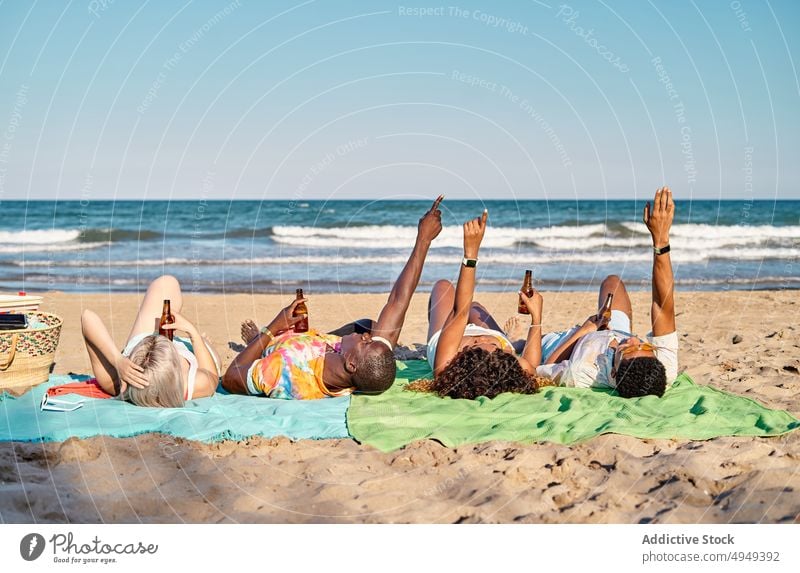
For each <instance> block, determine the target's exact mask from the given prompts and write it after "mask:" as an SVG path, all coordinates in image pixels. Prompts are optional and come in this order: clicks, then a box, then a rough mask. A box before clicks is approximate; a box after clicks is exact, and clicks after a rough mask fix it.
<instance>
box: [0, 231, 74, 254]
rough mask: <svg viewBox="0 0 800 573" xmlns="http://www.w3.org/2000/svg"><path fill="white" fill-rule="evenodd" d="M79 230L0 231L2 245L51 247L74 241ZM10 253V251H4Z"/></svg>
mask: <svg viewBox="0 0 800 573" xmlns="http://www.w3.org/2000/svg"><path fill="white" fill-rule="evenodd" d="M80 235H81V232H80V231H78V230H77V229H44V230H40V231H0V245H6V246H7V245H51V244H57V243H66V242H69V241H74V240H76V239H77V238H78V237H80ZM3 252H9V251H3Z"/></svg>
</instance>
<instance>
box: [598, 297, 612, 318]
mask: <svg viewBox="0 0 800 573" xmlns="http://www.w3.org/2000/svg"><path fill="white" fill-rule="evenodd" d="M612 302H614V295H613V294H612V293H608V296H607V297H606V302H605V304H604V305H603V308H601V309H600V312H598V313H597V318H602V319H604V320H605V322H606V324H608V321H609V320H611V303H612Z"/></svg>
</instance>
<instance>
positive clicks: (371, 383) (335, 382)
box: [222, 196, 443, 400]
mask: <svg viewBox="0 0 800 573" xmlns="http://www.w3.org/2000/svg"><path fill="white" fill-rule="evenodd" d="M442 199H443V197H442V196H440V197H438V198H437V199H436V200H435V201H434V202H433V206H432V207H431V208H430V209H429V210H428V212H427V213H425V215H424V216H423V217H422V218H421V219H420V221H419V225H418V227H417V239H416V243H415V245H414V249H413V251H412V252H411V256H410V257H409V259H408V262H406V265H405V267H404V268H403V270H402V272H401V273H400V276H399V277H398V279H397V281H396V282H395V284H394V286H393V287H392V291H391V293H390V294H389V300H388V302H387V303H386V306H384V307H383V310H381V313H380V315H379V316H378V319H377V321H376V322H375V323H374V325H373V326H372V329H371V333H369V332H359V330H360V329H357V330H356V331H355V332H352V333H351V334H347V335H345V336H339V335H336V334H322V333H319V332H317V331H315V330H309V331H308V332H304V333H297V332H294V330H293V327H294V325H295V324H297V323H298V322H299V321H300V320H302V319H303V317H302V316H298V317H293V316H292V313H293V311H294V309H295V307H296V306H297V305H298V304H300V303H301V302H304V300H295V301H294V302H292V304H290V305H289V306H288V307H286V308H285V309H283V310H282V311H281V312H280V313H278V315H277V316H276V317H275V319H274V320H273V321H272V322H271V323H270V324H269V325H267V326H265V327H264V328H262V329H260V331H259V333H258V335H257V336H255V337H254V338H253V339H252V341H251V342H250V343H249V344H248V345H247V347H246V348H245V349H244V350H243V351H242V352H240V353H239V354H238V356H236V358H235V359H234V361H233V362H232V363H231V365H230V366H229V367H228V370H227V371H226V372H225V375H224V376H223V378H222V385H223V387H224V388H225V389H226V390H228V391H229V392H232V393H236V394H250V395H255V396H267V397H270V398H283V399H300V400H310V399H317V398H327V397H330V396H343V395H346V394H350V393H351V392H363V393H370V394H379V393H381V392H384V391H385V390H387V389H389V387H390V386H391V385H392V383H393V382H394V378H395V373H396V364H395V360H394V352H393V349H394V346H395V344H397V340H398V338H399V336H400V330H401V328H402V327H403V322H404V321H405V316H406V312H407V311H408V305H409V303H410V302H411V296H412V295H413V294H414V291H415V290H416V288H417V284H418V283H419V278H420V275H421V273H422V267H423V265H424V263H425V258H426V257H427V254H428V250H429V248H430V245H431V242H432V241H433V240H434V239H435V238H436V237H437V236H438V235H439V233H440V232H441V230H442V213H441V211H440V210H439V204H440V203H441V201H442Z"/></svg>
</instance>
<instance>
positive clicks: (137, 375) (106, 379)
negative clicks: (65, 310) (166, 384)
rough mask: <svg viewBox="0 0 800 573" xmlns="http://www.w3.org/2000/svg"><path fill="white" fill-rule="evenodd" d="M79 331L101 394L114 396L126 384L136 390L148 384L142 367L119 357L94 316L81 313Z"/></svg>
mask: <svg viewBox="0 0 800 573" xmlns="http://www.w3.org/2000/svg"><path fill="white" fill-rule="evenodd" d="M81 332H82V334H83V340H84V342H85V343H86V350H87V351H88V352H89V360H90V361H91V364H92V373H93V374H94V377H95V379H97V383H98V384H100V387H101V388H102V389H103V390H104V391H105V392H107V393H108V394H111V395H112V396H116V395H117V394H119V393H120V392H124V391H125V390H126V389H127V387H128V385H129V384H130V385H131V386H135V387H137V388H144V387H145V386H148V385H149V384H150V382H148V380H147V378H146V377H145V375H144V371H143V370H142V367H141V366H139V365H138V364H134V363H133V362H131V361H130V360H129V359H128V358H126V357H125V356H122V354H120V352H119V350H117V347H116V345H115V344H114V340H113V339H112V338H111V334H109V332H108V329H107V328H106V325H105V324H103V321H102V320H101V319H100V317H99V316H97V314H96V313H94V312H92V311H91V310H88V309H87V310H84V311H83V314H81Z"/></svg>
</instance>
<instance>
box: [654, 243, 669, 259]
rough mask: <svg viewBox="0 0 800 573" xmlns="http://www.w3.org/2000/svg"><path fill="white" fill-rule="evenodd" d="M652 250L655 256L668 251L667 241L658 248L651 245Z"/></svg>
mask: <svg viewBox="0 0 800 573" xmlns="http://www.w3.org/2000/svg"><path fill="white" fill-rule="evenodd" d="M653 252H654V253H655V254H656V256H658V255H663V254H664V253H668V252H669V243H667V244H666V245H665V246H663V247H661V248H660V249H659V248H658V247H653Z"/></svg>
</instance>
